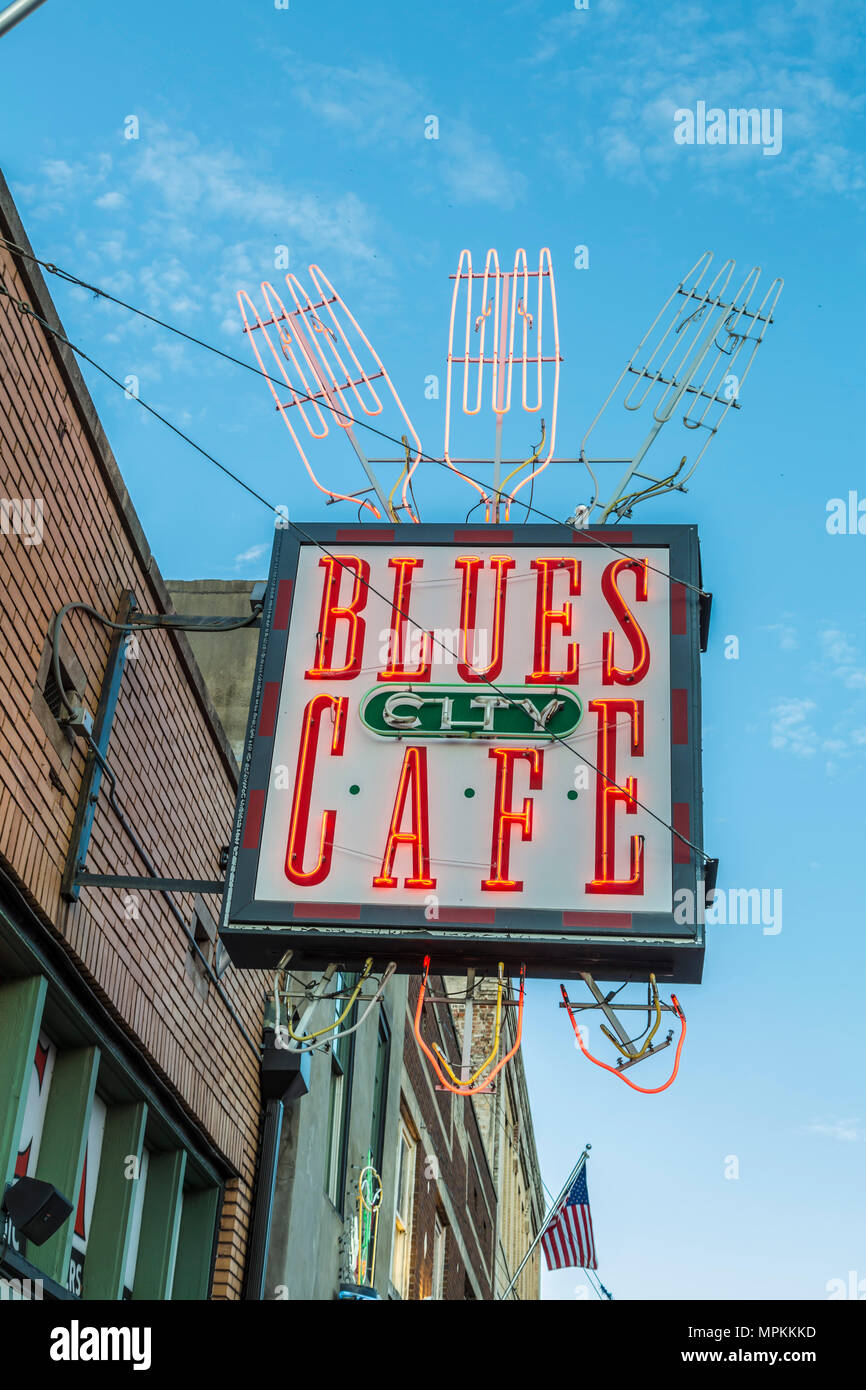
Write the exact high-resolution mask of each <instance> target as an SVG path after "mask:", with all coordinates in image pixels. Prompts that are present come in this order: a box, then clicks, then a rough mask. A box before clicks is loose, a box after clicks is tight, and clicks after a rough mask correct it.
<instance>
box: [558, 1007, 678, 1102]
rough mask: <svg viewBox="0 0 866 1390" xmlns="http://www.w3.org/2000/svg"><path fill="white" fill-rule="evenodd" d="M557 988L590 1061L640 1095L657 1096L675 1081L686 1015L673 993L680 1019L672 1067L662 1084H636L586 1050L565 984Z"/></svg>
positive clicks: (616, 1068) (585, 1055)
mask: <svg viewBox="0 0 866 1390" xmlns="http://www.w3.org/2000/svg"><path fill="white" fill-rule="evenodd" d="M559 988H560V989H561V990H562V998H563V1000H564V1002H565V1007H566V1009H567V1010H568V1016H569V1018H570V1019H571V1026H572V1028H573V1029H574V1036H575V1037H576V1038H577V1043H578V1047H579V1048H580V1050H581V1052H582V1053H583V1055H584V1057H587V1058H588V1059H589V1061H590V1062H594V1063H595V1065H596V1066H597V1067H603V1068H604V1070H605V1071H609V1072H613V1075H614V1076H618V1077H619V1079H620V1081H624V1082H625V1084H626V1086H631V1088H632V1090H633V1091H640V1092H641V1093H642V1095H645V1096H657V1095H658V1094H659V1092H660V1091H666V1090H667V1088H668V1086H670V1085H672V1083H673V1082H674V1081H676V1079H677V1072H678V1071H679V1069H680V1054H681V1053H682V1050H683V1043H684V1042H685V1040H686V1016H685V1014H684V1013H683V1011H682V1009H681V1008H680V1001H679V1000H678V999H677V996H676V995H675V994H672V995H671V1003H672V1004H673V1006H674V1010H675V1012H676V1016H677V1018H678V1019H679V1021H680V1036H679V1041H678V1043H677V1052H676V1056H675V1058H674V1069H673V1071H672V1072H671V1074H670V1076H669V1077H668V1079H667V1081H666V1082H665V1083H664V1085H663V1086H638V1085H636V1084H635V1082H634V1081H629V1079H628V1077H627V1076H623V1074H622V1072H621V1071H620V1070H619V1068H618V1067H609V1066H608V1064H607V1062H600V1061H599V1060H598V1058H597V1057H593V1055H592V1053H591V1052H587V1050H586V1048H585V1047H584V1045H583V1038H582V1037H581V1036H580V1029H579V1028H578V1026H577V1022H576V1020H575V1017H574V1014H573V1012H572V1009H571V1005H570V1003H569V1002H568V993H567V991H566V988H565V985H560V986H559Z"/></svg>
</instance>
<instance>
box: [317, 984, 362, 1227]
mask: <svg viewBox="0 0 866 1390" xmlns="http://www.w3.org/2000/svg"><path fill="white" fill-rule="evenodd" d="M355 983H356V978H355V976H354V975H342V974H341V975H335V976H334V992H335V994H336V995H337V996H338V997H337V998H336V999H335V1000H334V1018H335V1019H337V1018H339V1017H340V1014H341V1013H342V1012H343V1009H344V1008H345V1007H346V995H347V992H351V991H352V989H354V987H355ZM339 996H342V997H339ZM356 1012H357V1009H355V1008H353V1009H352V1012H351V1013H350V1014H349V1015H348V1017H347V1018H346V1019H344V1021H343V1023H342V1025H341V1026H342V1027H343V1028H351V1026H352V1024H353V1023H354V1021H355V1014H356ZM354 1060H355V1035H354V1033H351V1034H350V1035H349V1036H348V1037H345V1038H336V1039H335V1041H334V1042H333V1043H332V1045H331V1087H330V1092H329V1095H328V1146H327V1166H326V1170H325V1190H326V1192H327V1194H328V1196H329V1197H330V1199H331V1201H332V1202H333V1203H334V1206H335V1207H336V1208H337V1210H338V1212H339V1213H340V1215H341V1216H342V1215H343V1198H344V1195H345V1190H346V1162H347V1154H348V1145H349V1099H350V1096H351V1091H352V1070H353V1066H354Z"/></svg>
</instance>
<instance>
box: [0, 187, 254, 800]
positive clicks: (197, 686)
mask: <svg viewBox="0 0 866 1390" xmlns="http://www.w3.org/2000/svg"><path fill="white" fill-rule="evenodd" d="M0 225H2V228H3V235H4V237H5V238H6V240H7V241H11V242H14V243H15V245H16V246H20V247H21V248H22V250H25V251H27V252H29V253H31V254H32V253H33V248H32V246H31V244H30V240H29V238H28V236H27V233H26V232H25V230H24V226H23V224H22V222H21V218H20V217H19V215H18V209H17V207H16V206H15V200H14V199H13V197H12V193H11V191H10V189H9V185H8V184H7V182H6V179H5V177H4V175H3V172H2V170H0ZM9 254H10V256H11V257H12V259H13V260H14V261H15V264H16V266H17V268H18V271H19V273H20V275H21V277H22V279H23V280H24V281H25V282H26V284H27V286H28V291H29V298H30V302H31V304H32V305H33V308H34V309H36V310H37V311H38V312H39V314H40V315H41V317H42V318H44V319H45V321H46V322H47V323H49V324H50V325H51V327H52V328H54V329H56V330H57V332H59V333H62V334H63V336H64V337H66V333H65V332H64V329H63V325H62V324H61V322H60V319H59V317H58V314H57V310H56V309H55V307H54V303H53V301H52V298H51V295H50V293H49V291H48V287H47V285H46V283H45V280H44V278H43V276H42V272H41V270H40V268H39V266H38V265H36V264H35V263H34V262H32V261H29V260H26V259H24V258H23V257H20V256H17V255H16V254H15V252H14V251H10V252H9ZM42 331H43V332H44V331H45V330H44V329H43V330H42ZM45 336H46V339H47V340H48V346H49V348H50V350H51V352H52V354H53V356H54V358H55V360H56V361H57V363H58V365H59V367H60V370H61V372H62V374H63V376H64V378H65V379H66V383H67V385H68V387H69V391H70V394H71V396H72V399H73V402H74V404H75V407H76V409H77V411H78V414H79V416H80V418H81V422H82V425H83V426H84V429H85V432H86V434H87V437H88V439H89V441H90V445H91V448H92V450H93V454H94V457H95V458H96V460H97V463H98V464H99V467H100V469H101V470H102V474H103V478H104V480H105V483H106V486H107V487H108V490H109V493H110V494H111V495H112V496H113V498H114V501H115V503H116V506H117V510H118V513H119V515H120V518H121V521H122V522H123V525H124V527H125V529H126V533H127V535H128V537H129V540H130V544H131V546H132V549H133V550H134V552H135V554H136V555H137V557H138V559H139V561H140V563H141V566H142V568H143V570H144V572H145V574H146V575H147V578H148V581H149V582H150V585H151V587H152V589H153V591H154V594H155V595H156V599H157V605H158V610H157V611H159V612H164V613H171V612H174V606H173V604H172V602H171V598H170V596H169V592H168V589H167V587H166V583H165V580H164V579H163V577H162V574H161V573H160V570H159V566H158V565H157V563H156V560H155V559H154V557H153V555H152V553H151V550H150V546H149V545H148V543H147V537H146V536H145V534H144V530H143V528H142V525H141V522H140V521H139V519H138V516H137V514H136V511H135V508H134V507H133V505H132V501H131V499H130V496H129V493H128V492H127V490H126V484H125V483H124V481H123V478H122V476H121V473H120V469H119V468H118V466H117V460H116V459H115V457H114V453H113V451H112V448H111V445H110V444H109V442H108V438H107V436H106V433H105V430H104V429H103V426H102V421H101V420H100V418H99V415H98V414H97V411H96V406H95V405H94V404H93V400H92V398H91V395H90V392H89V391H88V389H87V386H86V384H85V381H84V377H83V376H82V374H81V369H80V368H79V366H78V362H77V360H76V357H75V354H74V352H73V351H72V350H71V348H68V347H67V346H66V345H65V344H64V343H61V342H59V341H58V339H57V338H55V337H54V335H53V333H46V335H45ZM170 636H171V640H172V641H173V642H174V644H175V647H176V649H177V653H178V656H179V657H180V660H181V664H182V665H183V667H184V668H185V671H186V674H187V677H188V679H189V681H190V684H191V685H192V687H193V691H194V693H195V696H196V699H197V701H198V704H199V706H200V707H201V710H202V712H203V714H204V715H205V718H206V719H207V721H208V723H209V724H210V726H211V732H212V733H213V736H214V740H215V742H216V744H217V746H218V748H219V752H220V755H221V757H222V760H223V762H224V763H225V766H226V771H227V772H228V774H229V777H230V779H231V781H232V782H233V784H234V786H235V787H236V786H237V782H238V765H237V761H236V759H235V755H234V753H233V752H232V748H231V744H230V743H229V741H228V738H227V737H226V732H225V729H224V728H223V726H222V722H221V720H220V717H219V715H218V714H217V711H216V707H215V706H214V703H213V701H212V700H211V697H210V693H209V691H208V688H207V685H206V684H205V681H204V677H203V676H202V674H201V671H200V670H199V667H198V663H197V662H196V659H195V657H194V656H193V653H192V648H191V647H190V644H189V641H188V639H187V637H186V634H185V633H183V632H177V631H172V632H171V634H170Z"/></svg>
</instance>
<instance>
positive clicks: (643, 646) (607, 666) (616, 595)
mask: <svg viewBox="0 0 866 1390" xmlns="http://www.w3.org/2000/svg"><path fill="white" fill-rule="evenodd" d="M623 570H633V571H634V582H635V598H636V599H637V601H638V603H646V599H647V562H646V560H614V562H613V564H611V565H608V567H607V569H606V570H605V572H604V574H603V575H602V577H601V592H602V593H603V594H604V596H605V598H606V599H607V601H608V603H609V604H610V607H611V609H612V610H613V614H614V617H615V618H616V619H617V621H618V622H619V623H620V625H621V626H622V630H623V632H624V633H625V635H626V637H627V638H628V640H629V645H630V647H631V652H632V667H631V670H630V671H622V670H620V668H619V667H618V666H615V665H614V664H613V633H612V632H606V633H605V634H604V638H603V639H602V655H601V683H602V685H634V684H635V682H636V681H642V680H643V678H644V676H645V675H646V673H647V671H648V670H649V665H650V650H649V643H648V642H647V640H646V636H645V635H644V633H643V631H642V629H641V628H640V627H638V625H637V622H636V621H635V617H634V614H633V613H632V611H631V609H630V608H629V607H628V605H627V604H626V602H625V599H624V598H623V596H622V594H621V593H620V591H619V586H618V584H617V580H618V579H619V576H620V575H621V574H622V572H623Z"/></svg>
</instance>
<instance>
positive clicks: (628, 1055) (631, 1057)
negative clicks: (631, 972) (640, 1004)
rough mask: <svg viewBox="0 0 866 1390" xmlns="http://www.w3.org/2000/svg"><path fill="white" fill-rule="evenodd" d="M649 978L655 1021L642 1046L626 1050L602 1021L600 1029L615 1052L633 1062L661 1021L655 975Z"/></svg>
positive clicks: (647, 1043) (644, 1048) (642, 1052)
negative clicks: (633, 1049)
mask: <svg viewBox="0 0 866 1390" xmlns="http://www.w3.org/2000/svg"><path fill="white" fill-rule="evenodd" d="M649 978H650V985H651V986H652V992H653V1006H654V1008H655V1011H656V1021H655V1023H654V1024H653V1026H652V1029H651V1031H650V1033H649V1034H648V1036H647V1038H646V1039H645V1041H644V1045H643V1047H642V1048H641V1050H640V1052H628V1051H627V1050H626V1049H625V1048H624V1047H622V1046H621V1045H620V1044H619V1043H618V1042H617V1040H616V1038H615V1037H614V1036H613V1033H611V1032H609V1030H608V1029H607V1028H605V1026H604V1024H603V1023H602V1025H601V1031H602V1032H603V1033H604V1036H605V1037H606V1038H608V1039H609V1040H610V1041H611V1042H612V1043H613V1045H614V1047H615V1048H616V1050H617V1052H621V1053H622V1055H623V1057H626V1058H627V1059H628V1060H629V1061H635V1062H636V1061H637V1060H638V1058H639V1057H643V1056H644V1054H645V1052H646V1050H647V1048H648V1047H649V1045H650V1043H651V1042H652V1040H653V1038H654V1037H655V1035H656V1033H657V1032H658V1030H659V1024H660V1023H661V1021H662V1011H661V1005H660V1004H659V992H658V986H657V985H656V977H655V975H650V977H649Z"/></svg>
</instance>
